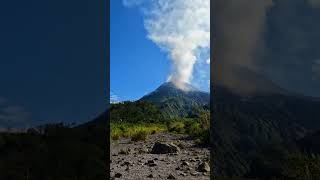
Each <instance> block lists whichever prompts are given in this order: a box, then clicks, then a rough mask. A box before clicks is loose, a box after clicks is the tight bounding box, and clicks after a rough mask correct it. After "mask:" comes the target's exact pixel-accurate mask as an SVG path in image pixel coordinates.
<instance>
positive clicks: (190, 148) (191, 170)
mask: <svg viewBox="0 0 320 180" xmlns="http://www.w3.org/2000/svg"><path fill="white" fill-rule="evenodd" d="M156 142H158V143H156ZM110 153H111V154H110V157H111V179H139V180H143V179H190V180H192V179H197V180H205V179H210V167H209V159H210V158H209V157H210V151H209V149H208V148H203V147H198V146H196V145H195V141H194V140H192V139H190V138H188V137H187V136H186V135H176V134H168V133H159V134H153V135H150V136H149V137H148V139H147V140H146V141H141V142H132V141H131V140H130V139H129V138H125V139H120V140H118V141H113V142H112V143H111V150H110Z"/></svg>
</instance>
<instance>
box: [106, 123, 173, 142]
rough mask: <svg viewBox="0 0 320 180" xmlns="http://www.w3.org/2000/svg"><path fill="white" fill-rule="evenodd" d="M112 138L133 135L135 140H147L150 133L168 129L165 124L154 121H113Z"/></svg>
mask: <svg viewBox="0 0 320 180" xmlns="http://www.w3.org/2000/svg"><path fill="white" fill-rule="evenodd" d="M110 128H111V132H110V135H111V139H112V140H118V139H120V138H121V137H125V138H128V137H131V139H132V140H133V141H141V140H146V138H147V137H148V135H150V134H156V133H159V132H162V131H166V130H167V127H166V126H165V125H164V124H152V123H140V124H132V123H111V127H110Z"/></svg>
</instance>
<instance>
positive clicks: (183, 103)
mask: <svg viewBox="0 0 320 180" xmlns="http://www.w3.org/2000/svg"><path fill="white" fill-rule="evenodd" d="M185 86H186V87H188V89H189V90H188V91H185V90H182V89H179V88H178V87H176V86H175V85H174V83H172V82H165V83H163V84H161V85H160V86H159V87H158V88H157V89H156V90H154V91H153V92H151V93H149V94H147V95H145V96H143V97H142V98H141V99H139V100H138V101H147V102H150V103H153V104H155V105H156V106H158V107H159V108H160V111H162V112H163V114H164V115H165V117H169V118H177V117H188V116H194V115H196V114H197V113H198V112H197V111H199V110H200V109H203V108H204V109H208V108H209V107H210V94H209V93H207V92H204V91H200V90H198V89H197V88H195V87H193V86H192V85H191V84H187V83H186V84H185Z"/></svg>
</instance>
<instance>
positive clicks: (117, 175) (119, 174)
mask: <svg viewBox="0 0 320 180" xmlns="http://www.w3.org/2000/svg"><path fill="white" fill-rule="evenodd" d="M121 176H122V174H121V173H116V174H115V175H114V177H115V178H121Z"/></svg>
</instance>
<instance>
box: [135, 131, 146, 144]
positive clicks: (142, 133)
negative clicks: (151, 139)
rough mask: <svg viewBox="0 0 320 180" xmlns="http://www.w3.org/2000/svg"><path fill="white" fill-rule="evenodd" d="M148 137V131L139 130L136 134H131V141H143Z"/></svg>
mask: <svg viewBox="0 0 320 180" xmlns="http://www.w3.org/2000/svg"><path fill="white" fill-rule="evenodd" d="M147 137H148V133H147V132H146V131H139V132H137V133H136V134H134V135H132V137H131V141H135V142H136V141H145V140H146V139H147Z"/></svg>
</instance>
